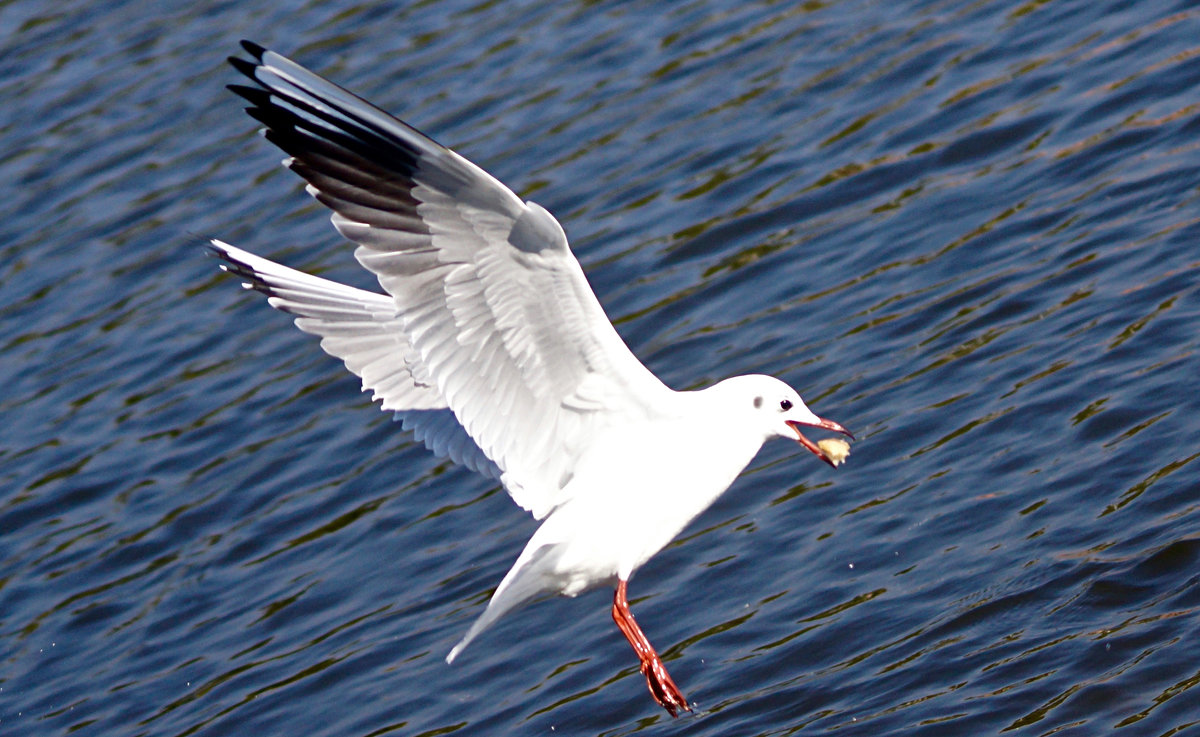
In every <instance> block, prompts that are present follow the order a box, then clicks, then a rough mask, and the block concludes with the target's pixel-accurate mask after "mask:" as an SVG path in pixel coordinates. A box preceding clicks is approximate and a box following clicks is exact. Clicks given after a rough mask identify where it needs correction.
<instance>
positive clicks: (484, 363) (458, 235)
mask: <svg viewBox="0 0 1200 737" xmlns="http://www.w3.org/2000/svg"><path fill="white" fill-rule="evenodd" d="M242 47H243V48H244V49H245V52H246V53H247V54H248V55H249V59H246V58H239V57H230V59H229V61H230V63H231V64H232V65H233V66H234V67H235V68H236V69H237V70H238V71H240V72H241V73H242V74H244V75H245V76H246V77H248V78H249V79H250V80H252V81H253V82H254V85H252V86H251V85H230V86H229V89H231V90H232V91H233V92H235V93H236V94H238V95H240V96H241V97H242V98H244V99H245V100H246V101H248V102H249V103H250V105H249V107H247V108H246V111H247V112H248V113H249V114H250V115H251V116H252V117H253V118H255V119H256V120H258V121H259V122H260V123H262V124H263V126H265V129H264V130H263V134H264V136H265V137H266V138H267V140H268V141H270V142H272V143H274V144H275V145H276V146H278V147H279V148H280V149H282V150H283V151H284V152H285V153H286V154H287V155H288V158H287V159H285V160H284V165H285V166H287V167H288V168H289V169H291V170H292V171H294V172H296V173H297V174H299V175H300V176H301V177H302V178H303V179H304V180H306V181H307V183H308V184H307V187H306V189H307V191H308V193H309V194H311V195H312V196H313V197H315V198H316V199H317V200H319V201H320V202H321V203H323V204H325V205H326V206H328V207H329V208H330V209H331V210H332V211H333V215H332V221H333V226H334V227H335V228H336V229H337V230H338V231H339V232H340V233H341V234H342V235H343V236H345V237H346V238H347V239H349V240H351V241H353V242H354V243H356V244H357V248H356V249H355V251H354V255H355V257H356V258H357V259H358V262H359V263H360V264H362V266H363V267H364V268H366V269H367V270H368V271H370V272H371V273H372V274H374V275H375V276H376V278H377V279H378V281H379V285H380V287H382V289H383V292H384V294H379V293H376V292H371V291H366V290H361V289H356V288H354V287H350V286H346V285H344V284H340V283H338V282H334V281H329V280H327V279H322V278H319V277H316V276H312V275H310V274H306V273H303V272H300V271H296V270H294V269H291V268H289V267H287V266H283V265H281V264H278V263H275V262H273V261H270V260H268V259H265V258H262V257H259V256H256V255H254V254H252V253H250V252H248V251H244V250H242V249H239V248H236V247H234V246H231V245H229V244H227V243H224V242H222V241H220V240H212V241H211V242H210V243H209V244H208V247H209V248H210V250H211V252H212V253H213V254H214V255H216V256H217V257H219V258H220V259H221V260H222V263H221V268H222V269H224V270H226V271H228V272H231V273H233V274H235V275H237V276H238V277H240V278H241V279H243V280H244V286H245V287H247V288H250V289H254V290H257V291H259V292H261V293H263V294H265V295H267V301H268V303H269V304H270V305H271V306H272V307H274V308H276V309H278V310H281V311H284V312H287V313H290V314H292V315H293V316H294V317H295V323H296V325H297V327H299V328H300V329H301V330H303V331H305V332H307V333H312V334H315V335H318V336H320V338H321V348H322V349H324V350H325V351H326V352H327V353H329V354H330V355H333V356H335V357H337V358H339V359H341V360H342V361H343V362H344V363H345V365H346V368H348V369H349V370H350V371H351V372H352V373H354V374H355V375H357V376H358V377H360V378H361V379H362V386H363V391H368V390H369V391H371V392H372V393H373V398H374V399H375V400H377V401H380V402H381V403H382V409H384V410H390V411H392V412H395V413H397V415H398V419H399V420H400V421H401V422H402V424H403V426H404V428H405V429H407V430H411V431H412V432H413V433H414V436H415V437H416V438H417V439H419V440H421V441H422V442H423V443H424V444H425V445H426V446H427V447H428V448H429V449H430V450H432V451H433V452H434V453H435V454H437V455H439V456H443V457H449V458H450V459H451V460H453V461H455V462H457V463H459V464H461V465H464V466H466V467H468V468H470V469H472V470H474V471H476V472H478V473H481V474H483V475H484V476H487V477H490V478H493V479H496V480H498V481H499V482H500V483H501V484H502V485H503V486H504V488H505V489H506V490H507V491H508V493H509V494H510V495H511V496H512V499H513V501H514V502H516V503H517V504H518V505H520V506H521V507H523V508H524V509H526V510H528V511H529V512H530V513H531V514H532V515H533V516H534V518H536V519H538V520H540V521H541V524H540V526H539V527H538V528H537V531H536V532H535V533H534V535H533V537H532V538H531V539H530V540H529V543H528V544H527V545H526V546H525V549H524V550H523V551H522V552H521V554H520V556H519V557H518V558H517V561H516V563H514V564H513V566H512V568H511V569H510V570H509V571H508V574H507V575H506V576H505V577H504V580H502V581H501V582H500V585H499V586H498V587H497V588H496V590H495V593H493V594H492V597H491V600H490V601H489V602H488V604H487V608H486V609H485V610H484V611H483V613H482V614H481V615H480V616H479V618H478V619H476V620H475V622H474V624H473V625H472V626H471V627H470V629H469V630H467V633H466V635H465V636H463V638H462V639H461V640H460V641H459V642H458V644H457V645H455V646H454V648H453V649H452V650H451V651H450V653H449V655H448V656H447V657H446V662H447V663H451V662H453V661H454V659H455V658H457V657H458V656H459V655H460V654H461V653H462V652H463V648H465V647H466V646H467V645H468V643H470V642H471V641H472V640H473V639H475V637H476V636H477V635H479V634H480V633H481V632H483V631H484V630H485V629H486V628H487V627H488V626H489V625H491V624H492V623H494V622H495V621H496V620H497V619H498V618H499V617H500V616H501V615H503V614H505V613H507V612H510V611H512V610H513V609H515V608H517V607H519V606H521V605H524V604H526V603H529V602H531V601H533V600H536V599H541V598H545V597H548V596H552V595H555V594H561V595H565V596H568V597H574V596H576V595H577V594H580V593H581V592H583V591H586V590H589V589H593V588H596V587H601V586H614V587H615V589H616V590H615V592H614V595H613V605H612V617H613V620H614V621H615V622H616V625H617V627H618V628H619V629H620V631H621V633H622V634H623V635H624V636H625V638H626V639H627V640H628V641H629V644H630V645H631V646H632V647H633V650H634V652H635V653H636V654H637V657H638V660H639V662H640V670H641V673H642V674H643V675H644V676H645V678H646V683H647V686H648V687H649V689H650V693H651V695H652V696H653V697H654V700H655V701H656V702H658V704H659V705H661V706H662V707H663V708H664V709H666V710H667V712H668V713H670V715H671V716H672V717H674V716H676V715H677V713H678V712H679V710H684V711H689V712H690V711H691V710H692V709H691V706H689V704H688V701H687V699H685V698H684V696H683V694H682V693H681V692H680V690H679V688H678V686H676V685H675V682H674V681H673V680H672V679H671V676H670V674H668V673H667V669H666V666H665V665H664V664H663V661H662V658H661V657H659V655H658V653H657V652H656V651H655V649H654V647H653V646H652V645H651V644H650V641H649V640H648V639H647V637H646V635H645V633H644V632H642V630H641V628H640V627H639V626H638V624H637V622H636V621H635V620H634V618H633V614H632V613H631V612H630V610H629V601H628V598H627V585H628V583H629V579H630V578H631V577H632V576H633V574H634V572H635V571H637V569H638V568H639V567H640V566H641V565H642V564H644V563H645V562H646V561H647V560H649V559H650V558H651V556H653V555H654V554H655V553H657V552H658V551H659V550H661V549H662V548H663V547H664V546H666V545H667V543H669V542H670V541H671V540H672V539H673V538H674V537H675V536H676V535H677V534H679V532H680V531H682V530H683V528H684V527H685V526H686V525H687V524H688V523H689V522H691V521H692V520H693V519H694V518H695V517H696V516H697V515H699V514H700V513H701V512H702V511H704V510H705V509H706V508H708V506H709V505H711V504H712V503H713V502H714V501H715V500H716V499H717V497H718V496H720V495H721V494H722V493H723V492H724V491H725V490H726V489H727V488H729V486H730V484H732V483H733V481H734V479H736V478H737V476H738V474H740V473H741V472H742V470H743V469H744V468H745V467H746V466H747V465H748V464H749V463H750V461H751V460H752V459H753V458H754V456H755V454H757V453H758V451H759V449H760V448H761V447H762V445H763V443H764V442H765V441H767V440H769V439H771V438H774V437H783V438H787V439H790V440H792V441H795V442H798V443H799V444H800V445H802V446H804V447H805V448H807V449H808V450H809V451H811V452H812V453H813V454H814V455H816V456H817V457H818V458H819V459H821V460H823V461H825V462H826V463H828V464H829V465H830V466H833V467H835V468H836V467H837V465H838V463H840V462H841V461H842V459H843V458H844V455H845V453H844V450H845V448H848V446H845V443H844V441H840V440H838V441H837V442H839V443H842V452H838V451H829V452H827V450H826V449H827V448H830V447H831V446H829V445H828V443H830V442H831V441H834V440H835V439H833V438H831V439H828V440H825V441H822V444H820V445H818V444H817V443H814V442H812V441H810V440H809V439H808V438H807V437H805V436H804V434H803V433H802V432H801V428H809V427H813V428H820V429H822V430H828V431H832V432H834V433H841V434H842V435H845V436H847V437H849V438H850V439H851V440H853V439H854V437H853V435H851V434H850V432H849V431H847V430H846V428H844V427H842V426H841V425H839V424H838V423H836V422H833V421H832V420H826V419H822V418H820V417H818V416H817V415H816V414H814V413H813V412H812V410H810V409H809V408H808V407H807V406H806V405H805V404H804V400H802V399H801V398H800V395H799V394H798V393H797V392H796V391H795V390H794V389H792V388H791V387H789V386H788V385H787V384H785V383H784V382H782V381H780V380H778V379H775V378H772V377H770V376H762V375H751V376H737V377H734V378H730V379H725V380H724V381H721V382H719V383H717V384H715V385H713V386H711V387H708V388H706V389H702V390H698V391H674V390H672V389H670V388H668V387H667V386H666V385H665V384H663V383H662V382H661V381H660V380H659V379H658V378H657V377H655V376H654V374H652V373H651V372H650V370H649V369H647V368H646V367H645V366H643V365H642V364H641V362H639V361H638V359H637V358H636V357H635V356H634V355H633V353H632V352H631V351H630V350H629V348H628V347H627V346H626V345H625V343H624V342H623V341H622V339H621V337H620V336H619V335H618V334H617V331H616V330H615V329H614V328H613V326H612V323H611V322H609V320H608V318H607V317H606V316H605V314H604V310H603V308H602V307H601V306H600V303H599V302H598V301H597V299H596V296H595V294H594V293H593V292H592V289H591V287H590V286H589V285H588V282H587V279H586V277H585V276H584V273H583V270H582V268H580V265H579V262H578V261H577V260H576V259H575V257H574V256H573V255H572V253H571V249H570V247H569V246H568V245H567V238H566V235H565V234H564V232H563V229H562V226H561V225H559V223H558V221H557V220H555V219H554V216H552V215H551V214H550V213H549V212H547V211H546V210H544V209H543V208H542V207H541V206H539V205H537V204H536V203H534V202H531V201H528V200H526V201H522V200H521V198H519V197H518V196H517V195H516V194H514V193H513V192H512V190H510V189H509V188H508V187H506V186H504V185H503V184H501V183H500V182H499V181H497V180H496V179H494V178H493V177H492V176H491V175H489V174H487V173H486V172H484V171H483V170H482V169H480V168H479V167H478V166H476V165H475V164H472V163H471V162H470V161H467V160H466V159H465V158H463V157H462V156H459V155H458V154H456V153H455V152H453V151H451V150H450V149H447V148H445V147H443V146H441V145H439V144H437V143H435V142H434V141H433V140H432V139H430V138H428V137H427V136H425V135H424V134H422V133H420V132H419V131H417V130H416V129H415V128H413V127H411V126H409V125H407V124H406V123H403V122H401V121H400V120H398V119H397V118H395V117H392V116H391V115H389V114H388V113H386V112H384V111H383V110H381V109H379V108H377V107H375V106H374V105H372V104H371V103H369V102H367V101H366V100H364V99H362V98H360V97H358V96H356V95H354V94H353V93H351V92H348V91H347V90H345V89H343V88H341V87H339V86H337V85H335V84H333V83H332V82H329V81H327V80H326V79H324V78H322V77H321V76H319V75H317V74H315V73H313V72H311V71H309V70H308V69H305V68H304V67H302V66H300V65H299V64H297V63H295V62H293V61H291V60H290V59H287V58H286V57H284V56H281V55H280V54H278V53H275V52H273V51H269V50H267V49H265V48H264V47H262V46H259V45H258V44H255V43H252V42H249V41H243V42H242Z"/></svg>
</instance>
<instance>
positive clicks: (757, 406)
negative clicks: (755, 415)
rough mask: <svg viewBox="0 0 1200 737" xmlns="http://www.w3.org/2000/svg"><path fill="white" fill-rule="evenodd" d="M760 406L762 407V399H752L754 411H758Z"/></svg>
mask: <svg viewBox="0 0 1200 737" xmlns="http://www.w3.org/2000/svg"><path fill="white" fill-rule="evenodd" d="M761 406H762V397H755V398H754V409H758V408H759V407H761Z"/></svg>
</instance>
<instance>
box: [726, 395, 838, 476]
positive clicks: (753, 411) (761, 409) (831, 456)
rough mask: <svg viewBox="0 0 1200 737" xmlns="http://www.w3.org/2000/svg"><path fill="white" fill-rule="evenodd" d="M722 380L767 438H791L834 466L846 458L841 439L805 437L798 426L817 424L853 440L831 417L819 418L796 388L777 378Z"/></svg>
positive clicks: (818, 426)
mask: <svg viewBox="0 0 1200 737" xmlns="http://www.w3.org/2000/svg"><path fill="white" fill-rule="evenodd" d="M721 383H722V384H727V385H730V388H731V389H732V390H733V391H732V392H731V393H733V394H736V395H737V401H739V402H743V403H745V404H746V405H747V406H746V410H747V411H748V414H747V416H748V417H752V418H753V422H754V424H755V426H756V427H759V428H761V430H762V432H763V434H764V435H765V436H766V437H767V438H770V437H774V436H779V437H782V438H787V439H788V440H794V441H796V442H798V443H800V445H803V446H804V447H805V448H807V449H808V450H810V451H811V452H812V453H813V455H815V456H816V457H817V458H820V459H821V460H823V461H825V462H826V463H828V464H829V465H830V466H833V467H834V468H837V466H838V464H839V463H841V462H842V460H843V459H844V458H845V457H846V450H848V446H846V445H845V444H844V442H842V441H822V443H821V444H818V443H814V442H813V441H811V440H809V439H808V438H806V437H805V436H804V433H803V432H802V431H801V428H805V427H816V428H820V429H822V430H829V431H831V432H836V433H841V434H842V435H845V436H846V437H848V438H850V439H851V440H853V439H854V436H853V435H852V434H850V431H849V430H847V429H846V428H844V427H842V426H841V425H839V424H838V423H836V422H834V421H833V420H826V419H824V418H822V417H818V416H817V415H816V414H815V413H814V412H813V411H812V410H810V409H809V408H808V405H806V404H805V403H804V400H803V399H801V398H800V394H799V393H797V392H796V390H795V389H793V388H791V387H790V386H788V385H787V384H785V383H783V382H782V381H780V380H779V379H776V378H774V377H771V376H762V375H751V376H738V377H736V378H734V379H726V380H725V381H724V382H721ZM839 443H840V446H839ZM822 446H826V447H822Z"/></svg>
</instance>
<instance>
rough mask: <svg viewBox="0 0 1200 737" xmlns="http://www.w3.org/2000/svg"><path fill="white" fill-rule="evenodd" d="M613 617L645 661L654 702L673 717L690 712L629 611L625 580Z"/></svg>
mask: <svg viewBox="0 0 1200 737" xmlns="http://www.w3.org/2000/svg"><path fill="white" fill-rule="evenodd" d="M612 616H613V621H614V622H616V623H617V627H618V628H619V629H620V630H621V634H623V635H625V639H626V640H629V644H630V645H631V646H633V651H634V652H635V653H637V656H638V660H640V661H642V675H644V676H645V677H646V685H647V686H649V687H650V695H651V696H653V697H654V700H655V701H657V702H658V704H659V706H661V707H662V708H664V709H666V710H667V712H668V713H669V714H670V715H671V716H675V715H676V712H677V711H678V710H679V709H683V710H684V711H691V710H692V707H690V706H688V703H687V699H685V698H683V694H682V693H680V691H679V687H678V686H676V685H675V681H672V680H671V676H670V674H669V673H667V667H666V666H665V665H663V662H662V658H660V657H658V653H656V652H655V651H654V647H653V646H652V645H651V644H650V641H649V640H648V639H646V633H644V632H642V628H641V627H638V625H637V622H635V621H634V620H633V612H631V611H629V600H628V599H626V598H625V581H623V580H622V581H618V582H617V592H616V593H615V594H613V608H612Z"/></svg>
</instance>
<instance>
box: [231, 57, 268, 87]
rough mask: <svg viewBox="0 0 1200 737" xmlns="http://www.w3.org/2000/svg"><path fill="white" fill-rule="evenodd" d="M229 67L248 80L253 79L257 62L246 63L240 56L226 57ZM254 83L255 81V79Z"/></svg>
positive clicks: (257, 65)
mask: <svg viewBox="0 0 1200 737" xmlns="http://www.w3.org/2000/svg"><path fill="white" fill-rule="evenodd" d="M227 59H228V61H229V64H230V66H232V67H233V68H234V69H236V70H238V71H239V72H241V73H242V74H244V75H246V76H247V77H249V78H250V79H255V72H257V71H258V67H259V61H261V59H260V60H259V61H248V60H246V59H243V58H242V57H240V56H230V57H227ZM255 81H257V80H256V79H255Z"/></svg>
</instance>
